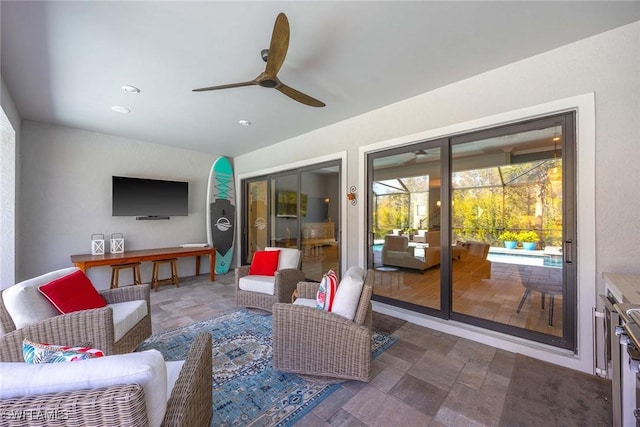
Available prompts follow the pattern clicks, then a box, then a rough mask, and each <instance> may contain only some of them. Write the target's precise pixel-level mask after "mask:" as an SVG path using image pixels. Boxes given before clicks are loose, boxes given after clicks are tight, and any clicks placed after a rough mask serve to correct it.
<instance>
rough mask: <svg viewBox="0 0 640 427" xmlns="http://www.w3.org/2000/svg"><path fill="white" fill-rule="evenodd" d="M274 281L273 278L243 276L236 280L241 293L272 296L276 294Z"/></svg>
mask: <svg viewBox="0 0 640 427" xmlns="http://www.w3.org/2000/svg"><path fill="white" fill-rule="evenodd" d="M275 280H276V279H275V278H274V277H273V276H244V277H241V278H240V280H238V287H239V288H240V289H242V290H243V291H251V292H260V293H261V294H269V295H274V294H275V293H276V282H275Z"/></svg>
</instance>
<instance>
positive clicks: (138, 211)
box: [112, 176, 189, 219]
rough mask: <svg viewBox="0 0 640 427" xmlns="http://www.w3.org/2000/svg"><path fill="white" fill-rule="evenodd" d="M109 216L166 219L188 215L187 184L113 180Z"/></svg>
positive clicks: (119, 177) (135, 179) (145, 180)
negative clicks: (110, 212) (110, 213)
mask: <svg viewBox="0 0 640 427" xmlns="http://www.w3.org/2000/svg"><path fill="white" fill-rule="evenodd" d="M112 189H113V191H112V194H113V199H112V215H113V216H135V217H137V218H138V219H168V217H170V216H186V215H188V213H189V183H188V182H182V181H163V180H159V179H145V178H131V177H124V176H114V177H112Z"/></svg>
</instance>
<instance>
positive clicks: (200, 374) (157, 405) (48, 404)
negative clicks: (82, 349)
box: [0, 328, 213, 427]
mask: <svg viewBox="0 0 640 427" xmlns="http://www.w3.org/2000/svg"><path fill="white" fill-rule="evenodd" d="M16 337H17V338H18V339H16ZM24 338H31V339H33V338H34V336H33V335H31V334H30V333H29V332H28V331H27V330H25V329H24V328H23V329H20V330H17V331H14V332H12V333H11V334H9V336H2V337H0V362H2V363H0V377H1V378H2V379H3V381H2V386H3V387H1V388H0V413H2V414H3V416H4V418H3V420H5V421H7V422H9V424H7V425H11V426H43V425H56V426H90V425H93V426H105V427H108V426H114V427H115V426H118V427H119V426H131V427H148V426H150V427H158V426H161V427H208V426H209V425H210V423H211V417H212V414H213V396H212V377H211V370H212V352H211V335H210V334H208V333H200V334H198V335H197V336H196V338H195V340H194V341H193V343H192V344H191V345H190V346H189V352H188V353H187V355H186V357H185V361H184V362H182V361H175V362H165V361H164V360H163V357H162V355H161V354H160V353H159V352H158V351H155V350H152V351H144V352H139V353H128V354H121V355H112V356H104V357H99V358H93V359H88V360H81V361H75V362H60V363H41V364H28V363H25V362H24V359H23V356H22V340H23V339H24ZM59 338H60V337H59V336H58V335H57V334H56V333H53V334H51V335H47V334H46V333H45V334H42V335H40V338H39V339H46V340H47V341H49V342H55V340H57V339H59ZM11 362H13V363H11ZM159 378H162V379H159ZM164 378H166V380H164V381H163V379H164ZM53 390H55V391H53ZM11 414H22V416H19V415H17V416H16V417H15V418H10V415H11ZM25 415H26V416H25ZM30 415H31V416H30ZM43 417H50V418H48V419H45V418H43ZM2 425H5V424H2Z"/></svg>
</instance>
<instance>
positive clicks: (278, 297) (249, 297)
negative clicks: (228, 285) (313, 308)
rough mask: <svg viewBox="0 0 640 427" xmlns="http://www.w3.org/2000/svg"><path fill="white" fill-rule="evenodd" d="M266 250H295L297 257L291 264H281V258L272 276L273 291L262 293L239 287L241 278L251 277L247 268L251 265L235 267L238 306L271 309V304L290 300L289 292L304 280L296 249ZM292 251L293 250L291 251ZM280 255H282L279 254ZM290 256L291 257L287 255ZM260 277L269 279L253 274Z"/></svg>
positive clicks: (300, 259)
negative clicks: (271, 292)
mask: <svg viewBox="0 0 640 427" xmlns="http://www.w3.org/2000/svg"><path fill="white" fill-rule="evenodd" d="M266 249H267V250H282V251H295V253H296V255H297V258H295V262H294V263H293V264H291V265H286V264H285V265H284V266H283V265H282V258H281V261H280V263H279V264H278V270H277V271H276V272H275V275H274V276H273V280H274V292H273V294H270V293H263V292H255V291H253V290H243V289H240V286H241V284H240V280H241V279H242V278H247V277H252V276H249V269H250V268H251V266H249V265H243V266H241V267H238V268H236V272H235V273H236V305H237V306H239V307H251V308H259V309H261V310H266V311H271V308H272V307H273V304H275V303H277V302H285V301H291V294H293V291H294V290H295V289H296V285H297V284H298V282H300V281H303V280H304V272H303V271H302V270H300V265H301V263H302V256H301V255H302V253H301V251H300V250H298V249H290V248H266ZM291 253H293V252H291ZM281 257H282V255H281ZM289 258H292V257H289ZM255 277H259V278H262V279H263V280H266V279H269V280H271V278H270V277H266V276H255Z"/></svg>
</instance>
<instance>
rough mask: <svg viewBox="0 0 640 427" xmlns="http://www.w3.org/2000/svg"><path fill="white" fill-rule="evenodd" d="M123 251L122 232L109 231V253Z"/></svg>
mask: <svg viewBox="0 0 640 427" xmlns="http://www.w3.org/2000/svg"><path fill="white" fill-rule="evenodd" d="M122 252H124V236H123V235H122V233H111V253H112V254H121V253H122Z"/></svg>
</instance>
